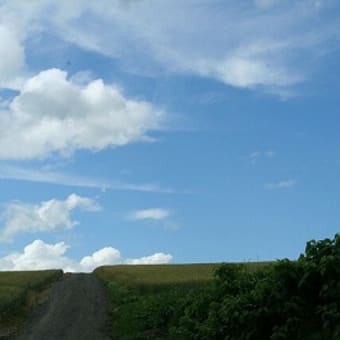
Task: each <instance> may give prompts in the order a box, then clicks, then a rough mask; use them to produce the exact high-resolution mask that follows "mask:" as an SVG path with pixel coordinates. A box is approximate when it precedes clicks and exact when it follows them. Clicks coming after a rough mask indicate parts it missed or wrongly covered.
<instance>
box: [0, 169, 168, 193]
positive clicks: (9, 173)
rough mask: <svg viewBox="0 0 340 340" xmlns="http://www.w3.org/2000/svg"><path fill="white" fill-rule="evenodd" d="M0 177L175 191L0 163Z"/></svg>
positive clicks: (106, 187) (77, 184)
mask: <svg viewBox="0 0 340 340" xmlns="http://www.w3.org/2000/svg"><path fill="white" fill-rule="evenodd" d="M0 165H1V166H0V179H7V180H20V181H28V182H38V183H51V184H57V185H64V186H71V187H84V188H96V189H101V190H103V191H105V190H128V191H142V192H157V193H165V194H170V193H174V192H175V191H174V190H172V189H171V188H163V187H161V186H160V185H158V184H156V183H127V182H122V181H112V180H110V181H109V180H100V179H98V178H96V179H94V178H88V177H82V176H79V175H77V176H76V175H69V174H65V173H59V172H52V171H48V170H44V169H32V168H27V167H19V166H12V165H6V164H0Z"/></svg>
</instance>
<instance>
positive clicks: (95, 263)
mask: <svg viewBox="0 0 340 340" xmlns="http://www.w3.org/2000/svg"><path fill="white" fill-rule="evenodd" d="M122 261H123V260H122V257H121V255H120V251H119V250H118V249H115V248H112V247H105V248H102V249H100V250H98V251H96V252H94V253H93V254H92V255H91V256H85V257H84V258H83V259H82V260H81V261H80V267H81V268H82V269H83V270H84V271H92V270H93V269H95V268H97V267H99V266H103V265H108V264H120V263H122Z"/></svg>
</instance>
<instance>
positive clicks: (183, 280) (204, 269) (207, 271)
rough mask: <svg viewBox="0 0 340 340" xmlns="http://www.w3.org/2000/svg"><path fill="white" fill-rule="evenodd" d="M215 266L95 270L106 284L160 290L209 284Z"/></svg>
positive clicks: (153, 266)
mask: <svg viewBox="0 0 340 340" xmlns="http://www.w3.org/2000/svg"><path fill="white" fill-rule="evenodd" d="M216 267H217V265H216V264H210V263H209V264H188V265H186V264H185V265H122V266H104V267H100V268H98V269H96V270H95V273H96V275H97V276H98V277H100V278H101V279H103V280H104V281H106V282H116V283H119V284H121V285H123V286H124V287H128V288H134V289H138V290H143V291H144V290H153V289H156V290H157V289H162V287H169V286H182V287H183V286H186V287H188V288H190V287H192V286H200V285H202V284H205V283H207V282H209V281H210V280H211V279H212V278H213V275H214V271H215V268H216Z"/></svg>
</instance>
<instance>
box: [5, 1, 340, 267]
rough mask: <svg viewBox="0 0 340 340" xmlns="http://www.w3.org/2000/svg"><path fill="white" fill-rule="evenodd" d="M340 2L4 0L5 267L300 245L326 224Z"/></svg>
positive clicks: (337, 146) (218, 255)
mask: <svg viewBox="0 0 340 340" xmlns="http://www.w3.org/2000/svg"><path fill="white" fill-rule="evenodd" d="M339 14H340V6H339V4H338V3H337V1H332V0H325V1H317V0H301V1H294V2H291V1H286V0H255V1H251V0H249V1H243V2H239V1H232V0H231V1H217V0H216V1H211V0H209V1H204V0H203V1H197V0H195V1H194V0H188V1H162V2H160V1H154V0H149V1H147V0H131V1H118V0H117V1H106V0H102V1H97V2H96V3H93V2H91V3H89V2H86V1H82V0H74V1H59V2H58V4H56V3H55V2H54V1H51V0H37V1H35V2H32V3H30V4H29V3H25V2H23V1H16V0H12V1H0V188H1V189H0V209H1V211H0V216H1V217H0V242H1V243H0V269H2V270H13V269H17V270H22V269H40V268H52V267H60V268H63V269H65V270H67V271H90V270H92V269H93V268H95V267H96V266H99V265H103V264H121V263H169V262H170V263H191V262H221V261H257V260H260V261H263V260H274V259H277V258H285V257H288V258H296V257H297V256H298V255H299V254H300V253H301V252H302V251H303V249H304V246H305V243H306V242H307V241H308V240H310V239H320V238H326V237H332V236H333V235H334V234H335V233H336V232H338V231H339V230H340V222H339V220H340V218H339V217H340V216H339V215H340V214H339V209H338V208H339V193H340V182H339V180H338V179H339V172H340V153H339V150H340V134H339V131H338V130H339V124H340V118H339V104H340V99H339V98H340V97H339V91H340V86H339V74H340V63H339V60H340V49H339V47H340V44H339V39H340V33H339V32H340V20H339V17H340V16H339Z"/></svg>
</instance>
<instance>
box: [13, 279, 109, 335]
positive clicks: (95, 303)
mask: <svg viewBox="0 0 340 340" xmlns="http://www.w3.org/2000/svg"><path fill="white" fill-rule="evenodd" d="M108 307H109V305H108V299H107V298H106V295H105V290H104V287H103V286H102V285H101V283H100V282H99V281H98V280H97V279H96V277H95V276H94V275H93V274H66V275H64V278H63V279H62V280H61V281H59V282H57V283H56V284H55V285H54V286H53V287H52V289H51V293H50V298H49V299H48V301H47V302H46V303H45V304H44V305H42V306H40V307H39V308H37V309H36V310H35V311H34V312H33V314H32V315H31V317H29V319H28V320H27V322H26V324H25V325H24V326H23V328H22V329H21V331H20V333H19V335H18V336H17V337H16V338H15V339H16V340H54V339H55V340H57V339H63V340H108V339H110V337H109V336H107V335H105V333H106V334H107V333H110V330H109V329H108V326H109V318H108V310H109V308H108Z"/></svg>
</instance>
